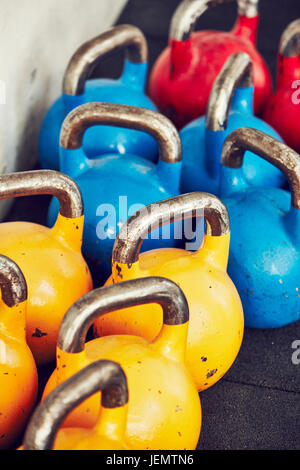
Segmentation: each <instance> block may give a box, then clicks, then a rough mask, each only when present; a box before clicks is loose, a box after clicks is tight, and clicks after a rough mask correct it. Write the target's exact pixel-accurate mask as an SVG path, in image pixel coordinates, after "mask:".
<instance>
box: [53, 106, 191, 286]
mask: <svg viewBox="0 0 300 470" xmlns="http://www.w3.org/2000/svg"><path fill="white" fill-rule="evenodd" d="M96 125H98V127H99V126H100V125H106V126H107V125H108V126H121V127H124V128H129V129H136V130H139V131H144V132H147V133H149V134H150V135H151V136H152V137H153V138H154V139H155V140H156V142H157V144H158V148H159V159H158V163H157V164H155V163H152V162H150V161H149V160H146V159H145V158H142V157H141V156H139V155H134V154H129V153H125V154H124V155H120V154H116V153H113V152H108V153H107V154H105V155H100V156H99V158H93V159H90V158H88V157H87V155H86V153H85V150H84V147H83V146H82V142H83V139H84V135H85V132H86V131H87V130H88V129H89V128H90V127H91V126H96ZM181 165H182V162H181V143H180V139H179V135H178V132H177V130H176V128H175V127H174V125H173V124H172V123H171V122H170V121H169V119H168V118H166V117H164V116H163V115H162V114H160V113H158V112H156V111H152V110H147V109H143V108H139V107H135V106H127V105H116V104H113V103H87V104H84V105H81V106H79V107H77V108H76V109H74V110H73V111H71V113H70V114H69V115H68V116H67V117H66V119H65V121H64V123H63V126H62V130H61V135H60V168H61V171H62V172H63V173H65V174H67V175H68V176H70V177H71V178H73V179H74V180H75V181H76V183H77V184H78V186H79V187H80V189H81V192H82V196H83V201H84V208H85V225H84V231H83V247H82V248H83V253H84V255H85V256H86V259H87V261H88V263H89V265H90V268H91V271H92V273H93V276H94V279H95V282H97V281H98V282H99V283H101V282H103V281H104V280H106V279H107V278H108V277H109V275H110V273H111V256H112V248H113V244H114V240H115V238H116V235H117V233H118V231H119V228H120V226H121V225H122V224H123V223H125V222H126V221H127V219H128V218H129V217H130V216H131V215H133V214H134V213H136V212H137V211H140V215H142V211H143V209H144V207H145V206H147V205H149V204H151V203H154V202H157V201H160V200H162V199H166V198H169V197H173V196H175V195H178V194H179V184H180V174H181ZM57 212H58V204H57V200H56V199H53V200H52V201H51V204H50V208H49V218H48V221H49V225H50V226H51V225H52V224H53V222H54V220H55V219H56V216H57ZM177 225H178V224H177ZM152 228H153V227H152ZM172 229H175V224H174V225H172ZM178 229H179V230H180V228H179V225H178ZM159 231H160V233H159V232H158V231H157V230H156V231H155V230H154V233H152V234H151V236H149V237H148V239H147V240H145V242H144V243H143V250H150V249H153V248H158V247H162V246H172V247H174V246H177V244H179V243H180V241H178V240H176V237H177V234H176V233H174V232H173V231H171V232H170V233H169V229H168V228H167V227H165V228H164V229H163V231H161V229H160V230H159ZM178 237H180V233H179V234H178Z"/></svg>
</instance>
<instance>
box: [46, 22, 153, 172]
mask: <svg viewBox="0 0 300 470" xmlns="http://www.w3.org/2000/svg"><path fill="white" fill-rule="evenodd" d="M120 48H126V51H127V59H126V60H125V64H124V68H123V72H122V75H121V77H120V78H119V79H118V80H115V79H104V78H100V79H91V80H87V79H88V77H89V75H90V74H91V72H92V70H93V68H94V67H95V66H96V64H97V63H98V62H99V61H100V60H101V59H102V58H103V56H105V55H107V54H109V53H110V52H113V51H116V50H117V49H120ZM147 56H148V49H147V42H146V39H145V37H144V35H143V34H142V32H141V31H140V30H139V29H138V28H136V27H135V26H131V25H120V26H116V27H113V28H111V29H109V30H108V31H106V32H104V33H103V34H100V36H97V37H96V38H93V39H91V40H90V41H87V42H86V43H84V44H83V45H82V46H81V47H80V48H79V49H78V50H77V51H76V52H75V54H74V55H73V56H72V58H71V60H70V62H69V64H68V66H67V69H66V71H65V75H64V79H63V92H62V95H61V96H60V97H59V98H58V99H57V100H56V101H55V103H54V104H53V105H52V106H51V107H50V109H49V111H48V112H47V114H46V116H45V118H44V120H43V123H42V126H41V130H40V135H39V159H40V165H41V167H42V168H50V169H56V170H57V169H59V134H60V129H61V126H62V123H63V121H64V119H65V117H66V116H67V114H68V113H69V112H70V111H72V110H73V109H74V108H76V107H77V106H79V105H81V104H84V103H89V102H96V101H99V102H107V103H121V104H128V105H134V106H141V107H144V108H148V109H152V110H156V107H155V106H154V104H153V103H152V101H151V100H150V99H149V98H148V97H147V96H146V95H145V91H144V90H145V83H146V76H147V68H148V64H147ZM83 145H84V149H85V152H86V154H87V155H88V156H89V157H90V158H93V157H94V156H98V155H100V154H102V153H106V152H112V153H117V152H118V153H121V154H125V153H134V154H137V155H140V156H142V157H144V158H147V159H149V160H150V161H155V158H156V157H157V153H158V149H157V144H156V142H155V140H154V139H153V138H152V137H151V136H149V135H148V134H145V133H142V132H137V131H135V130H133V129H121V128H119V129H116V128H112V127H104V126H102V127H99V126H98V127H95V128H90V129H89V130H88V132H86V134H85V136H84V142H83Z"/></svg>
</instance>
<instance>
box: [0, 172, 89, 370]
mask: <svg viewBox="0 0 300 470" xmlns="http://www.w3.org/2000/svg"><path fill="white" fill-rule="evenodd" d="M41 194H49V195H53V196H55V197H56V198H57V199H58V201H59V214H58V217H57V220H56V222H55V225H54V226H53V228H52V229H51V230H50V229H49V228H48V227H44V226H42V225H39V224H35V223H30V222H5V223H1V224H0V252H1V253H2V254H4V255H6V256H8V257H9V258H11V259H13V260H14V261H15V262H16V263H17V264H18V265H19V266H20V268H21V270H22V271H23V273H24V276H25V278H26V281H27V284H28V303H27V315H26V335H27V342H28V345H29V346H30V349H31V351H32V352H33V355H34V358H35V360H36V362H37V363H38V364H45V363H48V362H51V361H53V360H55V351H56V342H57V336H58V330H59V326H60V322H61V320H62V318H63V316H64V314H65V312H66V311H67V309H68V308H69V307H70V306H71V305H72V304H73V303H74V302H75V301H76V300H77V299H78V298H79V297H81V296H82V295H84V294H85V293H87V292H88V291H89V290H91V289H92V278H91V274H90V272H89V269H88V266H87V264H86V262H85V260H84V259H83V256H82V253H81V244H82V229H83V219H84V216H83V205H82V198H81V193H80V190H79V188H78V186H77V184H76V183H75V182H74V181H72V180H71V178H69V177H68V176H66V175H63V174H62V173H59V172H56V171H53V170H33V171H25V172H19V173H10V174H5V175H0V200H2V199H7V198H11V197H19V196H33V195H41Z"/></svg>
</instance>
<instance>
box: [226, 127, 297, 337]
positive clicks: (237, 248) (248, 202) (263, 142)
mask: <svg viewBox="0 0 300 470" xmlns="http://www.w3.org/2000/svg"><path fill="white" fill-rule="evenodd" d="M247 151H251V152H254V153H255V154H256V155H257V156H258V157H260V158H262V159H264V160H266V161H268V162H270V163H271V164H272V165H274V166H276V167H277V168H278V169H279V170H281V171H282V172H283V173H284V174H285V176H286V178H287V181H288V183H289V186H290V191H287V190H285V189H282V188H275V187H274V188H271V187H266V186H256V187H254V186H253V185H250V184H249V183H248V182H247V181H246V179H245V174H244V172H243V166H244V155H245V152H247ZM221 158H222V169H221V183H220V194H221V198H222V201H223V202H224V204H225V205H226V207H227V209H228V212H229V216H230V223H231V242H230V253H229V262H228V274H229V276H230V277H231V279H232V281H233V282H234V284H235V286H236V287H237V289H238V292H239V294H240V297H241V300H242V304H243V307H244V313H245V325H246V326H248V327H253V328H276V327H281V326H283V325H287V324H289V323H292V322H295V321H296V320H298V319H300V156H299V155H298V154H297V153H296V152H295V151H294V150H292V149H291V148H289V147H288V146H287V145H285V144H283V143H282V142H279V141H278V140H276V139H274V138H272V137H270V136H268V135H267V134H265V133H263V132H261V131H258V130H256V129H252V128H241V129H237V130H235V131H233V132H232V133H231V134H230V135H229V136H228V137H227V139H226V141H225V144H224V147H223V151H222V157H221Z"/></svg>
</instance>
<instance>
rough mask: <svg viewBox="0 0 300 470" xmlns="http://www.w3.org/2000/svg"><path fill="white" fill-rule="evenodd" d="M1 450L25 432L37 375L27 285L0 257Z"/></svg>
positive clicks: (18, 273)
mask: <svg viewBox="0 0 300 470" xmlns="http://www.w3.org/2000/svg"><path fill="white" fill-rule="evenodd" d="M0 289H1V300H0V318H1V323H0V342H1V343H0V344H1V354H0V411H1V412H0V449H2V450H3V449H9V447H10V446H11V445H12V444H13V443H14V442H15V441H16V440H17V439H18V438H19V436H20V434H21V433H22V432H23V431H24V428H25V426H26V423H27V420H28V418H29V417H30V414H31V411H32V409H33V407H34V405H35V401H36V396H37V387H38V375H37V369H36V365H35V361H34V358H33V356H32V353H31V351H30V349H29V347H28V345H27V343H26V334H25V317H26V307H27V284H26V280H25V278H24V276H23V273H22V271H21V270H20V268H19V266H18V265H16V263H14V262H13V261H12V260H11V259H10V258H7V257H6V256H3V255H0Z"/></svg>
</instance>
